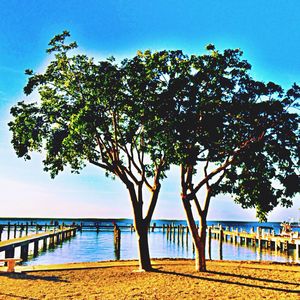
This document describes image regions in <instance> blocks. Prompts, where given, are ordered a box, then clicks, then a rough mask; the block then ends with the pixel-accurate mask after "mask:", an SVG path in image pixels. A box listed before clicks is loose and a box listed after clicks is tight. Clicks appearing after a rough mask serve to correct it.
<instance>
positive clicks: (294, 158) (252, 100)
mask: <svg viewBox="0 0 300 300" xmlns="http://www.w3.org/2000/svg"><path fill="white" fill-rule="evenodd" d="M208 50H210V54H208V55H202V56H191V58H190V59H189V60H190V62H191V68H190V69H189V72H188V73H186V74H185V75H184V76H185V78H188V80H186V81H185V86H184V88H180V90H178V93H176V97H174V105H173V106H174V108H175V110H176V112H177V115H176V117H175V119H176V122H174V123H173V124H174V132H175V135H174V137H176V141H175V140H174V141H173V142H172V145H170V146H171V147H174V145H176V149H177V150H176V151H177V164H180V166H181V199H182V203H183V206H184V209H185V212H186V216H187V222H188V226H189V229H190V232H191V234H192V237H193V242H194V245H195V256H196V270H198V271H206V263H205V242H206V229H207V213H208V209H209V205H210V202H211V199H212V197H214V196H216V195H218V194H220V193H230V194H231V195H232V197H233V198H234V201H235V202H237V203H239V204H241V205H242V207H243V208H254V207H255V208H256V210H257V216H258V218H259V219H260V220H266V217H267V213H268V212H270V211H271V210H272V209H273V208H274V207H276V206H277V205H278V204H281V205H282V206H285V207H289V206H291V205H292V198H293V197H294V196H295V194H296V193H297V192H299V191H300V177H299V157H300V156H299V154H300V144H299V115H298V114H296V110H295V109H297V107H298V104H297V101H298V100H299V98H300V88H299V86H297V85H296V84H295V85H294V86H293V87H292V88H291V89H290V90H288V91H287V92H286V93H285V94H284V91H283V89H282V88H281V87H280V86H278V85H276V84H274V83H272V82H269V83H267V84H265V83H263V82H259V81H255V80H253V79H252V78H251V77H250V75H249V74H248V71H249V69H250V65H249V64H248V62H247V61H244V60H241V55H242V52H241V51H240V50H230V49H228V50H225V51H224V52H223V53H220V52H218V51H216V50H215V48H214V46H212V45H209V46H208ZM182 76H183V75H182V73H181V74H178V76H177V80H179V81H180V82H182ZM292 107H294V110H293V109H292ZM201 169H202V170H201ZM200 190H205V196H204V199H203V201H200V200H199V199H198V195H199V192H200ZM192 203H193V204H194V206H195V209H196V212H197V215H198V217H199V220H200V222H199V223H200V226H199V230H198V229H197V225H196V221H195V218H194V215H193V210H192V206H191V204H192Z"/></svg>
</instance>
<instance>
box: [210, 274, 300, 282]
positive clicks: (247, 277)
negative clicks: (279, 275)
mask: <svg viewBox="0 0 300 300" xmlns="http://www.w3.org/2000/svg"><path fill="white" fill-rule="evenodd" d="M207 273H210V274H216V275H222V276H230V277H238V278H243V279H249V280H256V281H262V282H269V283H279V284H288V285H295V286H299V283H295V282H290V281H281V280H274V279H269V278H260V277H252V276H247V275H237V274H231V273H225V272H217V271H208V272H207Z"/></svg>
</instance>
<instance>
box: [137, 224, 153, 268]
mask: <svg viewBox="0 0 300 300" xmlns="http://www.w3.org/2000/svg"><path fill="white" fill-rule="evenodd" d="M143 227H144V228H142V229H140V230H138V231H137V240H138V255H139V269H140V270H144V271H151V270H152V266H151V260H150V253H149V244H148V230H147V226H145V225H144V226H143Z"/></svg>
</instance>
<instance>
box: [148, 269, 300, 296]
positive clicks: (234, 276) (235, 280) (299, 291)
mask: <svg viewBox="0 0 300 300" xmlns="http://www.w3.org/2000/svg"><path fill="white" fill-rule="evenodd" d="M153 271H154V272H157V273H161V274H168V275H176V276H182V277H188V278H193V279H198V280H205V281H209V282H218V283H224V284H231V285H239V286H244V287H250V288H258V289H265V290H272V291H278V292H284V293H293V294H300V289H297V290H296V289H289V288H280V287H270V286H265V285H259V284H253V283H246V282H241V281H240V279H246V280H251V281H254V282H263V284H266V283H275V284H282V285H285V286H288V285H290V286H293V287H295V286H299V284H297V283H295V282H286V281H280V280H272V279H266V278H259V277H251V276H245V275H237V274H231V273H223V272H215V271H208V272H206V273H199V274H201V275H203V276H201V275H193V274H185V273H179V272H171V271H166V270H161V269H155V270H153ZM205 275H207V277H206V276H205ZM212 275H219V276H228V277H231V278H232V280H226V279H220V278H212V277H208V276H212Z"/></svg>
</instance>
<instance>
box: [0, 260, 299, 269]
mask: <svg viewBox="0 0 300 300" xmlns="http://www.w3.org/2000/svg"><path fill="white" fill-rule="evenodd" d="M194 261H195V260H194V259H191V258H169V257H165V258H153V259H151V263H152V265H153V267H154V269H155V267H156V266H160V265H162V264H163V265H176V264H177V263H179V264H181V263H183V262H186V263H191V262H192V263H194ZM206 262H207V263H218V264H219V265H228V264H240V265H244V267H246V266H247V265H251V266H252V267H254V266H256V267H257V268H261V267H266V266H267V267H268V268H270V269H274V268H278V267H280V266H284V267H291V268H290V269H292V268H293V269H294V268H295V267H296V268H297V267H298V268H299V270H296V271H299V272H300V263H297V262H278V261H269V260H266V261H255V260H249V261H248V260H218V259H216V260H215V259H212V260H208V259H207V260H206ZM118 267H138V260H137V259H124V260H104V261H96V262H93V261H90V262H69V263H61V264H45V265H25V266H24V265H16V267H15V269H16V273H23V272H24V273H28V272H41V271H43V272H46V271H66V270H82V269H97V268H118ZM5 271H6V267H0V272H5Z"/></svg>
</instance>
